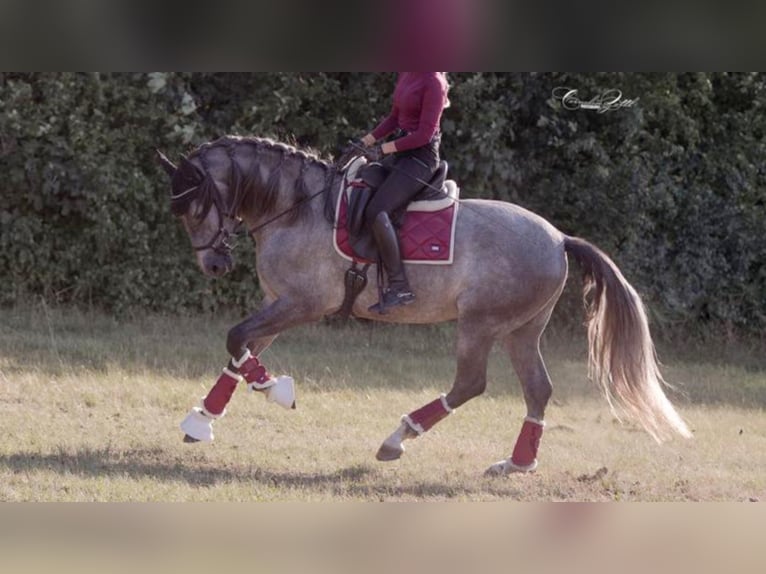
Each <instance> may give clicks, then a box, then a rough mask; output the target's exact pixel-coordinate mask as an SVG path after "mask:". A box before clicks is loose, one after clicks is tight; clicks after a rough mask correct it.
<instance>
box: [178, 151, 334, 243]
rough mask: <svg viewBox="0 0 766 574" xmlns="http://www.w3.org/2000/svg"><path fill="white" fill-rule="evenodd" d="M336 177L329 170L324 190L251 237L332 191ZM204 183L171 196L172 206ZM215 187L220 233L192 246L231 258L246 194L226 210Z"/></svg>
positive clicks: (253, 233) (263, 224)
mask: <svg viewBox="0 0 766 574" xmlns="http://www.w3.org/2000/svg"><path fill="white" fill-rule="evenodd" d="M203 164H204V159H203ZM306 169H307V166H306V165H304V166H302V168H301V175H300V179H302V178H303V176H304V174H305V171H306ZM336 176H337V172H336V169H332V168H331V169H328V170H327V175H326V183H325V185H324V187H323V188H322V189H320V190H319V191H317V192H316V193H313V194H312V195H310V196H307V197H304V198H303V199H301V200H300V201H298V202H297V203H295V204H294V205H292V206H291V207H289V208H288V209H286V210H284V211H282V212H281V213H279V214H277V215H275V216H273V217H271V218H270V219H268V220H267V221H265V222H263V223H261V224H259V225H257V226H255V227H253V228H252V229H248V234H249V235H251V236H252V235H255V234H256V233H257V232H258V231H260V230H261V229H263V228H264V227H266V226H267V225H269V224H271V223H273V222H275V221H277V220H278V219H280V218H282V217H284V216H286V215H288V214H290V213H291V212H293V211H295V210H296V209H298V208H299V207H300V206H301V205H303V204H304V203H308V202H310V201H311V200H313V199H315V198H316V197H318V196H320V195H322V194H323V193H325V192H326V191H328V190H331V189H332V187H333V182H334V181H335V178H336ZM203 183H204V182H202V183H199V184H197V185H195V186H193V187H190V188H189V189H186V190H185V191H182V192H180V193H178V194H175V195H171V196H170V203H171V205H172V204H173V203H174V202H181V201H188V198H189V196H192V195H193V194H194V193H195V192H197V191H198V190H199V188H200V187H201V186H202V185H203ZM213 185H214V186H215V188H216V189H215V193H214V194H213V204H214V205H215V209H216V215H217V217H218V231H217V232H216V233H215V235H213V237H212V238H211V239H210V240H209V241H208V242H206V243H204V244H203V245H194V244H192V249H193V250H194V251H196V252H199V251H206V250H208V249H210V250H212V251H214V252H215V253H218V254H219V255H224V256H229V255H231V251H232V249H233V247H234V246H233V244H232V240H233V239H236V237H237V231H238V230H239V228H240V227H241V226H242V224H243V221H242V218H241V217H239V216H238V215H237V213H238V212H239V209H240V207H241V206H242V202H243V201H244V199H245V197H244V193H242V192H240V190H237V193H236V195H235V197H234V201H233V202H232V205H231V207H230V208H228V209H226V208H225V206H224V205H223V199H222V197H221V194H220V192H219V191H218V186H217V185H216V184H215V182H213Z"/></svg>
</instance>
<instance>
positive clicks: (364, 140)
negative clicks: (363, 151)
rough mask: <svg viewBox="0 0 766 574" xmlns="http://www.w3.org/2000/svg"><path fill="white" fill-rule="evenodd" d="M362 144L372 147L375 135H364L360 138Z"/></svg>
mask: <svg viewBox="0 0 766 574" xmlns="http://www.w3.org/2000/svg"><path fill="white" fill-rule="evenodd" d="M362 145H364V147H372V146H373V145H375V136H373V135H372V134H367V135H366V136H364V137H363V138H362Z"/></svg>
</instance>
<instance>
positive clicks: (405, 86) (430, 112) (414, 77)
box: [372, 72, 447, 151]
mask: <svg viewBox="0 0 766 574" xmlns="http://www.w3.org/2000/svg"><path fill="white" fill-rule="evenodd" d="M446 105H447V82H446V81H445V79H444V76H442V75H441V74H439V73H438V72H400V73H399V78H398V80H397V82H396V89H395V90H394V103H393V107H392V108H391V113H390V114H389V115H388V117H387V118H385V119H384V120H383V121H382V122H381V123H380V124H379V125H378V127H376V128H375V129H374V130H373V131H372V135H373V136H374V137H375V139H376V140H379V139H382V138H384V137H386V136H387V135H389V134H390V133H391V132H393V131H394V130H396V129H397V128H401V129H403V130H404V131H406V132H408V133H407V135H406V136H404V137H402V138H399V139H397V140H394V143H395V144H396V150H397V151H406V150H409V149H415V148H419V147H422V146H424V145H426V144H427V143H428V142H430V141H431V139H432V138H433V137H434V136H435V135H436V133H437V132H438V131H439V122H440V121H441V117H442V112H443V111H444V108H445V107H446Z"/></svg>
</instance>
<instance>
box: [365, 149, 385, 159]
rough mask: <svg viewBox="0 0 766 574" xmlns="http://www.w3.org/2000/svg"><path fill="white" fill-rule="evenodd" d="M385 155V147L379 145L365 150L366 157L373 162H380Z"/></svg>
mask: <svg viewBox="0 0 766 574" xmlns="http://www.w3.org/2000/svg"><path fill="white" fill-rule="evenodd" d="M383 155H384V154H383V149H382V147H381V146H379V145H374V146H372V147H368V148H367V149H366V150H364V157H366V158H367V159H368V160H370V161H372V162H379V161H380V160H382V159H383Z"/></svg>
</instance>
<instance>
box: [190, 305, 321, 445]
mask: <svg viewBox="0 0 766 574" xmlns="http://www.w3.org/2000/svg"><path fill="white" fill-rule="evenodd" d="M306 321H307V319H306V313H305V311H302V310H300V309H297V308H295V307H293V306H291V305H289V304H287V303H286V302H285V301H284V300H279V301H276V302H275V303H272V304H270V305H268V306H266V307H265V308H264V309H263V310H262V311H260V312H259V313H256V314H254V315H253V316H251V317H250V318H248V319H247V320H245V321H243V322H241V323H239V324H238V325H236V326H235V327H234V328H232V329H231V330H230V331H229V335H228V338H227V344H226V346H227V350H228V351H229V353H230V354H231V356H232V358H231V360H230V361H229V363H228V365H227V366H226V367H225V368H224V369H223V372H222V373H221V375H220V376H219V377H218V380H217V381H216V382H215V384H214V385H213V387H212V388H211V389H210V392H209V393H208V394H207V395H206V396H205V397H204V398H203V399H202V403H201V404H200V406H198V407H194V408H192V410H191V411H190V412H189V414H188V415H187V416H186V418H185V419H184V420H183V421H182V423H181V430H183V431H184V433H185V436H184V441H185V442H199V441H203V442H210V441H212V440H213V438H214V437H213V422H214V421H215V420H217V419H219V418H221V417H222V416H224V414H225V413H226V406H227V405H228V404H229V402H230V401H231V398H232V396H233V394H234V391H235V390H236V388H237V386H238V384H239V383H240V382H241V381H242V380H244V381H245V382H247V386H248V388H249V389H251V390H255V391H261V392H263V393H264V394H265V396H266V398H267V400H268V401H270V402H275V403H277V404H279V405H280V406H283V407H285V408H293V409H294V408H295V387H294V382H293V379H292V378H291V377H286V376H280V377H272V376H271V375H270V374H269V372H268V371H267V370H266V367H265V366H263V365H262V364H261V362H260V360H259V359H258V355H259V354H260V353H261V352H262V351H263V350H265V349H266V348H268V346H269V345H270V344H271V342H272V341H273V340H274V339H275V338H276V336H277V335H278V334H279V333H280V332H281V331H283V330H284V329H287V328H288V327H291V326H294V325H297V324H300V323H303V322H306Z"/></svg>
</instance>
